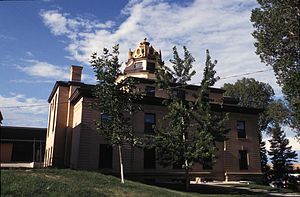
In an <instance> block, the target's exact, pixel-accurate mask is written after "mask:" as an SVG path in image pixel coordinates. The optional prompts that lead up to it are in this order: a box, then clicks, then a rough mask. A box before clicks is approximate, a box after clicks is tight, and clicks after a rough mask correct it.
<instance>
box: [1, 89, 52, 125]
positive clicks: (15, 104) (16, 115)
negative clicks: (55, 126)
mask: <svg viewBox="0 0 300 197" xmlns="http://www.w3.org/2000/svg"><path fill="white" fill-rule="evenodd" d="M0 110H1V113H2V115H3V119H4V120H3V125H12V126H31V127H46V126H47V113H48V103H47V101H46V100H43V99H37V98H32V97H26V96H24V95H21V94H15V93H11V95H10V96H2V95H0Z"/></svg>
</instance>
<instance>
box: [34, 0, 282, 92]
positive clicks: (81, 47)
mask: <svg viewBox="0 0 300 197" xmlns="http://www.w3.org/2000/svg"><path fill="white" fill-rule="evenodd" d="M255 6H256V1H255V0H249V1H244V0H227V1H218V0H195V1H193V2H192V3H190V4H188V5H187V4H176V3H172V2H170V1H163V0H146V1H138V0H133V1H129V3H128V4H127V5H126V6H125V8H124V9H123V10H122V11H121V14H122V15H123V16H124V17H125V20H124V21H122V22H121V23H120V24H119V25H118V26H114V25H113V24H116V23H115V22H112V21H107V22H104V23H100V22H97V21H90V20H88V19H84V18H78V17H77V16H71V15H70V14H68V13H63V12H62V11H61V10H48V11H47V10H42V11H41V13H40V15H41V17H42V20H43V22H44V24H45V25H46V26H47V27H49V29H50V30H51V32H52V33H53V34H54V35H59V36H65V37H66V38H68V42H67V46H66V50H67V51H68V52H69V56H68V57H69V58H70V59H72V60H77V61H79V62H82V63H84V64H87V63H88V62H89V59H90V55H91V54H92V53H93V52H95V51H97V52H100V53H101V52H102V49H103V48H104V47H111V46H113V45H114V44H116V43H119V44H120V60H121V61H122V62H126V60H127V51H128V49H129V48H135V47H136V46H137V45H138V43H139V42H140V41H141V40H142V39H143V38H144V37H147V38H148V40H149V41H150V42H151V44H152V45H153V46H154V48H156V49H161V50H162V53H163V56H164V59H165V62H166V63H167V64H169V62H168V60H169V59H170V58H171V55H172V47H173V46H174V45H177V46H178V49H179V50H181V47H180V46H183V45H185V46H187V48H188V49H189V50H190V51H191V53H192V54H193V55H194V57H195V58H196V60H197V62H196V63H195V69H196V71H197V73H198V75H197V77H198V79H194V80H193V81H192V83H199V82H200V79H199V77H200V78H201V75H202V70H203V68H204V61H205V50H206V49H209V50H210V52H211V56H212V58H213V59H217V60H218V65H217V66H216V70H217V74H218V75H219V76H220V77H227V76H231V75H233V74H237V75H239V74H240V75H242V74H243V73H245V72H254V71H257V70H265V69H267V67H264V65H263V64H262V63H260V60H259V57H258V56H257V55H256V54H255V47H254V46H253V43H254V39H253V38H252V36H251V33H252V32H253V27H252V25H251V23H250V21H249V19H250V15H251V10H252V8H254V7H255ZM241 77H242V76H241ZM247 77H254V78H256V79H257V80H260V81H263V82H267V83H270V84H271V85H272V86H273V88H274V89H275V92H276V93H277V94H280V93H281V88H280V87H279V86H278V85H277V84H276V79H275V77H274V74H273V72H272V71H266V72H262V73H259V74H253V75H249V76H247ZM237 79H238V78H235V77H231V78H228V79H223V80H220V81H219V82H218V83H217V84H216V86H217V87H220V86H222V85H223V84H224V83H228V82H231V83H232V82H235V81H236V80H237Z"/></svg>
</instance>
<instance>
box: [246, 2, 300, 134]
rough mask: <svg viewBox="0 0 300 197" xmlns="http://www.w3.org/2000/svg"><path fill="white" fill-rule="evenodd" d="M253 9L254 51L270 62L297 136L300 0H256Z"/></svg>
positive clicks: (299, 122)
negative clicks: (287, 105)
mask: <svg viewBox="0 0 300 197" xmlns="http://www.w3.org/2000/svg"><path fill="white" fill-rule="evenodd" d="M257 2H258V4H259V7H258V8H255V9H253V10H252V15H251V21H252V22H253V26H254V28H255V30H254V32H253V34H252V35H253V37H254V38H255V39H256V42H255V46H256V53H257V54H258V55H259V56H260V59H261V61H262V62H264V63H266V64H267V65H268V66H272V67H273V70H274V72H275V75H276V78H277V82H278V84H280V85H281V86H282V91H283V93H284V94H285V95H286V99H287V100H288V101H289V106H290V108H291V111H292V112H293V113H292V114H291V120H292V126H293V127H294V128H295V131H296V132H297V133H298V136H299V137H300V42H299V40H300V23H299V21H300V3H299V0H285V1H278V0H257Z"/></svg>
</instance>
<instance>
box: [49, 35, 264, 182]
mask: <svg viewBox="0 0 300 197" xmlns="http://www.w3.org/2000/svg"><path fill="white" fill-rule="evenodd" d="M128 56H129V57H128V61H127V62H126V67H125V70H124V75H123V76H120V78H119V79H122V78H123V77H129V76H130V77H135V78H136V80H138V81H139V83H138V88H139V89H140V90H141V91H142V92H145V97H144V99H143V102H142V107H143V112H142V111H139V112H136V113H135V114H133V126H134V129H135V131H136V135H138V136H143V135H144V133H147V132H151V129H150V130H149V128H151V125H155V124H156V123H157V121H158V120H161V119H162V117H163V116H164V114H165V113H166V107H165V106H164V105H162V100H163V98H165V97H166V96H167V95H166V92H164V91H162V90H159V89H155V74H154V72H155V69H157V68H158V67H159V66H161V65H162V64H163V61H162V57H161V52H160V51H157V50H155V49H154V48H153V47H152V46H151V45H150V43H149V42H147V41H146V40H144V41H143V42H141V43H140V45H139V46H138V47H137V48H136V49H135V50H133V51H129V54H128ZM81 75H82V67H79V66H71V74H70V81H57V82H56V83H55V85H54V88H53V90H52V92H51V94H50V96H49V99H48V102H49V118H48V129H47V136H46V151H45V159H44V161H45V163H44V164H45V166H56V167H70V168H74V169H89V170H101V171H104V172H108V173H112V174H119V161H118V151H117V149H116V148H114V147H111V146H110V145H108V142H107V141H105V139H104V138H103V137H102V136H101V135H100V134H98V133H97V131H96V127H95V120H99V119H101V118H105V117H101V113H100V112H98V111H95V110H93V109H91V107H90V103H91V102H92V100H93V97H92V94H91V89H92V87H93V85H87V84H84V83H82V82H81ZM198 88H199V87H198V86H195V85H189V86H187V88H186V90H185V91H184V92H182V93H181V95H180V96H184V97H185V99H186V100H191V101H192V100H193V94H195V93H196V90H197V89H198ZM223 93H224V90H222V89H218V88H210V93H209V97H210V99H211V106H212V109H213V110H215V111H224V112H229V118H230V119H229V121H228V126H229V127H230V132H229V133H228V134H227V137H228V138H229V140H227V141H225V142H224V143H218V144H217V146H218V149H219V151H218V153H217V161H216V163H215V165H214V166H205V165H204V166H202V165H200V164H197V165H195V166H194V167H193V169H192V171H191V177H192V178H196V177H202V178H206V179H210V180H228V181H230V180H257V179H259V177H260V175H261V167H260V155H259V154H260V153H259V140H258V126H257V123H258V114H259V113H260V112H261V110H259V109H253V108H244V107H240V106H237V104H236V103H237V102H235V101H234V99H232V98H228V97H224V96H223ZM149 125H150V126H149ZM123 156H124V172H125V176H127V177H133V178H137V179H141V180H153V179H158V178H163V177H165V178H169V179H177V178H180V177H183V176H184V172H183V170H182V169H175V168H172V167H167V168H163V167H162V166H160V165H159V164H158V162H157V161H156V160H155V157H156V153H155V151H149V150H142V149H139V148H131V147H130V146H125V147H124V151H123Z"/></svg>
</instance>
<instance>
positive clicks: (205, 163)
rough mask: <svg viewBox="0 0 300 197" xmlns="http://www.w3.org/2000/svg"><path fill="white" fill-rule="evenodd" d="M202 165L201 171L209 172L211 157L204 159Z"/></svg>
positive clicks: (211, 163)
mask: <svg viewBox="0 0 300 197" xmlns="http://www.w3.org/2000/svg"><path fill="white" fill-rule="evenodd" d="M202 165H203V170H211V169H212V168H213V162H212V158H211V157H208V158H204V159H203V164H202Z"/></svg>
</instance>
